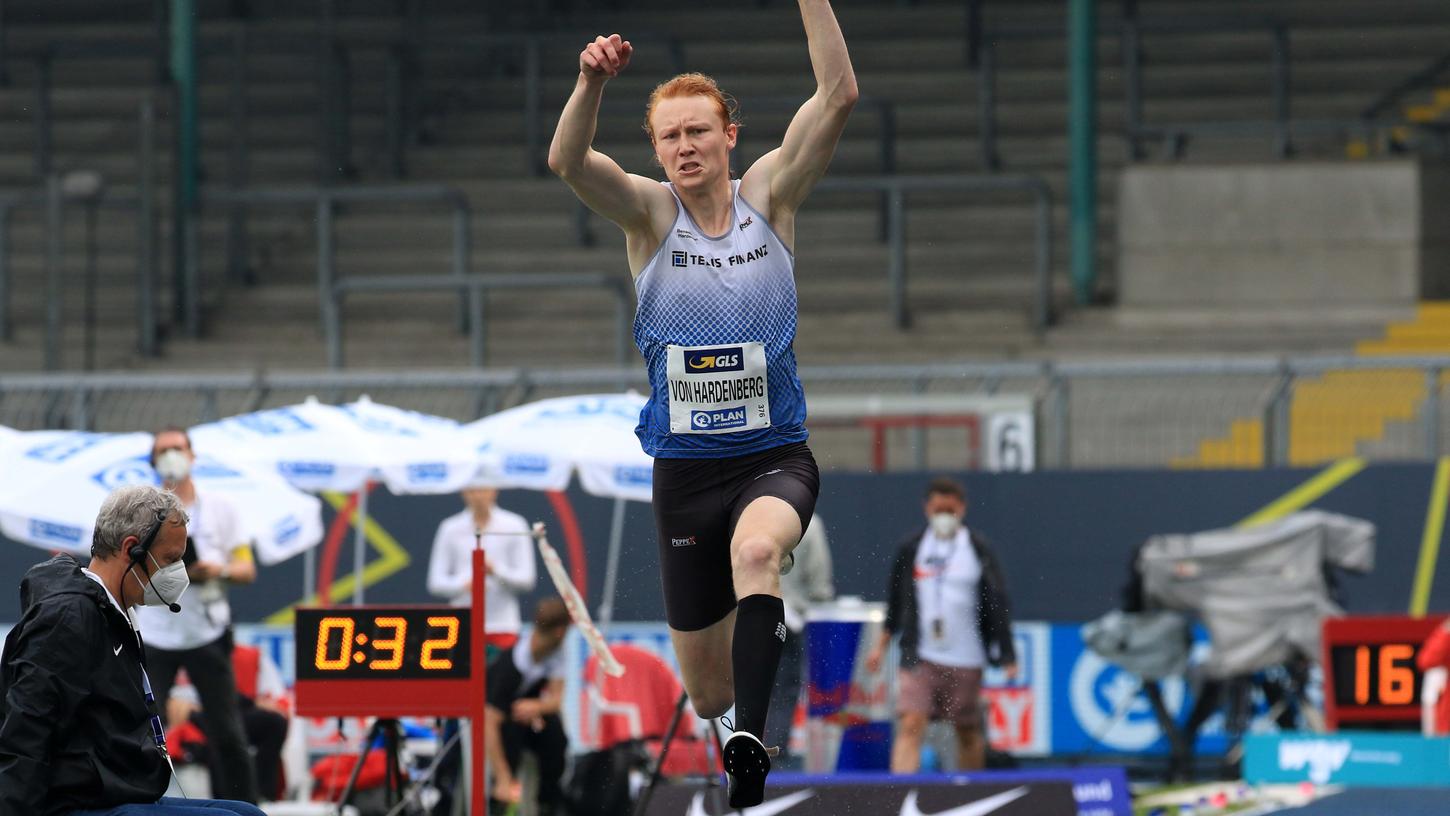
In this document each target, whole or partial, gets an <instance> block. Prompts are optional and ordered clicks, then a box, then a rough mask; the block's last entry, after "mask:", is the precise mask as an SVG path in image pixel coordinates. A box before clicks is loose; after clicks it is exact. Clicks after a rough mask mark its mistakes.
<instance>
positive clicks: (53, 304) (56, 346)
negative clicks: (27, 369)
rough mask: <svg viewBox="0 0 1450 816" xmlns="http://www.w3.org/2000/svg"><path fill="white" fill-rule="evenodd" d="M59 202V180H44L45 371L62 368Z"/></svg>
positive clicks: (52, 175)
mask: <svg viewBox="0 0 1450 816" xmlns="http://www.w3.org/2000/svg"><path fill="white" fill-rule="evenodd" d="M61 219H62V212H61V200H60V177H58V176H56V175H55V174H54V173H52V174H50V175H49V176H46V178H45V370H46V371H59V370H60V366H61V356H60V332H61V322H60V321H61V298H62V297H63V295H62V291H63V288H64V287H62V285H61V279H60V278H61V269H60V252H61V235H60V231H61V229H62V227H63V222H62V220H61Z"/></svg>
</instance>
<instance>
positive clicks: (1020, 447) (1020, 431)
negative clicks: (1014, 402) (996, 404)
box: [986, 411, 1037, 473]
mask: <svg viewBox="0 0 1450 816" xmlns="http://www.w3.org/2000/svg"><path fill="white" fill-rule="evenodd" d="M1036 431H1037V429H1036V426H1035V425H1034V424H1033V421H1032V414H1031V412H1028V411H1022V412H1017V411H1004V412H1000V413H994V414H991V415H990V416H989V417H988V419H987V439H986V443H987V470H990V471H993V472H1001V471H1005V472H1010V473H1026V472H1028V471H1030V470H1032V469H1034V468H1035V467H1036V465H1037V435H1036Z"/></svg>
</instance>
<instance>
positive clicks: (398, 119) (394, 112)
mask: <svg viewBox="0 0 1450 816" xmlns="http://www.w3.org/2000/svg"><path fill="white" fill-rule="evenodd" d="M405 47H406V46H403V45H393V46H392V47H390V48H389V49H388V63H387V74H386V76H385V77H384V84H383V109H384V111H385V114H384V115H385V116H386V119H387V130H386V137H387V140H386V141H387V153H388V172H389V174H390V175H391V176H392V177H393V178H395V179H400V178H402V177H403V176H405V175H407V174H408V171H407V168H406V167H405V166H404V159H403V59H404V57H403V49H404V48H405Z"/></svg>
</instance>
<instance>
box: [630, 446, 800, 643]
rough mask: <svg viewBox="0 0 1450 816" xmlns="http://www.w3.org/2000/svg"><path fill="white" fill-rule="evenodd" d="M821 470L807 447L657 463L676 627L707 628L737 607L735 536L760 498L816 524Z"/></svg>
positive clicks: (659, 514) (668, 607)
mask: <svg viewBox="0 0 1450 816" xmlns="http://www.w3.org/2000/svg"><path fill="white" fill-rule="evenodd" d="M820 492H821V472H820V470H819V469H818V468H817V467H816V458H815V457H814V456H812V455H811V449H810V448H809V447H807V446H806V443H804V442H795V443H792V444H789V445H781V446H780V447H778V448H771V449H770V450H766V451H761V452H759V453H751V454H746V455H745V456H734V457H731V458H728V459H656V460H655V465H654V511H655V527H656V529H657V530H658V531H659V537H660V580H661V581H662V582H663V584H664V590H665V619H666V620H668V621H669V624H670V626H671V627H672V628H674V629H679V630H680V631H684V632H692V631H696V630H698V629H704V628H705V627H707V626H709V625H710V624H712V623H715V622H716V621H719V620H720V619H721V618H724V617H725V616H726V615H728V614H730V610H732V609H734V608H735V584H734V582H733V581H732V580H731V568H730V539H731V538H732V537H733V536H734V535H735V524H736V522H738V521H739V520H740V514H741V513H744V512H745V508H746V507H747V506H749V505H750V503H751V502H752V501H755V500H756V499H758V498H760V497H761V496H774V497H776V498H778V499H782V500H784V501H785V502H786V503H788V504H789V505H790V506H791V507H793V508H795V511H796V514H797V515H799V516H800V520H801V531H802V532H804V531H805V529H806V526H807V525H809V524H810V522H811V514H812V513H814V512H815V509H816V497H817V496H818V495H820Z"/></svg>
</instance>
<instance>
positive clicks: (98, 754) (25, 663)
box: [0, 555, 170, 816]
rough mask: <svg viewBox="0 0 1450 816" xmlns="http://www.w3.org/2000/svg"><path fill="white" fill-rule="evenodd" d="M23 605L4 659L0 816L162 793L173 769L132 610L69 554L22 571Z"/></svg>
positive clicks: (49, 812)
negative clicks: (154, 725)
mask: <svg viewBox="0 0 1450 816" xmlns="http://www.w3.org/2000/svg"><path fill="white" fill-rule="evenodd" d="M20 608H21V609H22V613H21V616H20V623H18V624H16V626H15V628H14V629H12V630H11V631H10V635H9V636H8V637H7V638H5V653H4V659H3V663H0V816H57V815H58V814H63V813H67V812H69V811H72V810H76V809H81V808H87V809H89V808H102V809H104V808H111V807H116V806H118V805H123V804H127V803H149V802H155V801H156V800H157V799H159V798H161V796H162V795H163V794H164V793H166V786H167V783H168V782H169V781H170V769H169V766H168V764H167V762H166V760H165V758H164V757H163V756H162V755H161V752H160V750H159V749H158V748H157V747H156V742H155V740H154V739H153V737H152V734H151V708H150V706H149V705H148V704H147V702H146V697H145V693H144V692H143V691H142V680H141V676H142V674H141V672H142V660H143V659H144V658H143V650H142V649H141V647H140V644H139V642H138V640H137V638H136V635H135V634H134V633H133V632H132V630H131V624H130V623H129V622H128V621H127V620H126V616H125V615H122V614H121V612H120V610H118V609H116V607H115V606H114V605H112V604H111V602H110V601H109V600H108V599H107V598H106V591H105V590H104V589H102V588H101V585H100V584H98V583H96V582H95V581H93V580H91V579H90V578H88V577H86V576H85V575H82V574H81V568H80V565H79V564H77V563H76V561H75V559H73V558H71V557H70V556H68V555H58V556H56V557H54V558H52V559H50V560H49V561H46V562H45V563H43V564H39V565H37V566H35V567H32V568H31V569H30V571H29V572H27V573H26V574H25V579H24V580H23V581H21V582H20Z"/></svg>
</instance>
